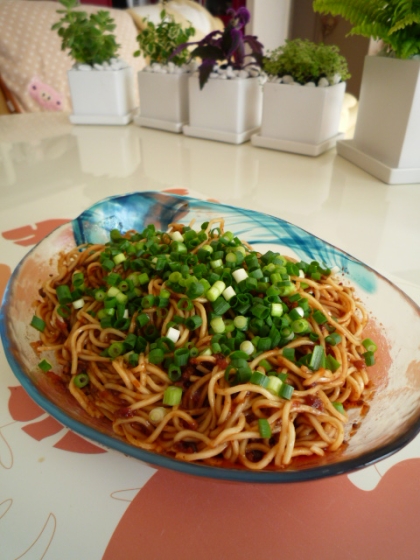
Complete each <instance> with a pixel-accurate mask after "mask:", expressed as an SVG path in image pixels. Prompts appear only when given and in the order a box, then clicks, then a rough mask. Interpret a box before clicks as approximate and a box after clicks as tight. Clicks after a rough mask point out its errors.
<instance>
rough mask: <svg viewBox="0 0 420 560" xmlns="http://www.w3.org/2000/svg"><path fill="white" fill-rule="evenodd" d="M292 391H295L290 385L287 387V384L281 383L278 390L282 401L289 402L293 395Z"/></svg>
mask: <svg viewBox="0 0 420 560" xmlns="http://www.w3.org/2000/svg"><path fill="white" fill-rule="evenodd" d="M294 390H295V389H294V387H292V386H291V385H288V384H287V383H283V384H282V386H281V388H280V393H279V396H280V397H281V398H282V399H286V400H288V401H289V400H290V399H291V397H292V395H293V391H294Z"/></svg>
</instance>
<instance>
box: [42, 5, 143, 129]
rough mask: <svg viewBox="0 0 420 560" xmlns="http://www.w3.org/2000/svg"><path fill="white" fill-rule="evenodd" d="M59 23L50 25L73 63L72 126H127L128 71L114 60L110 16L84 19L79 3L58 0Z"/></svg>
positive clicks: (129, 104)
mask: <svg viewBox="0 0 420 560" xmlns="http://www.w3.org/2000/svg"><path fill="white" fill-rule="evenodd" d="M59 2H60V4H62V6H63V7H64V9H60V10H57V13H58V14H61V18H60V20H59V21H58V22H57V23H55V24H54V25H53V26H52V28H51V29H52V30H54V31H57V32H58V35H59V37H61V49H62V50H66V49H68V50H69V56H70V57H71V58H72V59H73V60H74V62H75V64H74V66H73V68H71V69H70V70H69V72H68V80H69V86H70V95H71V100H72V105H73V114H72V115H70V121H71V122H72V123H74V124H127V123H129V122H130V121H131V120H132V117H133V111H134V81H133V72H132V68H131V67H130V66H129V65H128V64H126V63H125V62H124V61H122V60H119V59H118V58H117V52H118V49H119V45H118V44H117V42H116V39H115V35H113V33H112V32H113V31H114V29H115V23H114V21H113V19H112V18H111V16H110V13H109V12H107V11H105V10H99V11H98V12H97V13H92V14H90V15H89V16H88V14H87V13H86V12H83V11H80V10H77V9H76V8H77V6H78V5H79V0H59Z"/></svg>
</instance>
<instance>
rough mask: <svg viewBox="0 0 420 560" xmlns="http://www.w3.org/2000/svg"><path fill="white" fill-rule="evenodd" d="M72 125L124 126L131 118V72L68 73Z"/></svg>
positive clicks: (127, 69)
mask: <svg viewBox="0 0 420 560" xmlns="http://www.w3.org/2000/svg"><path fill="white" fill-rule="evenodd" d="M67 75H68V80H69V86H70V95H71V101H72V105H73V114H72V115H70V121H71V122H72V123H74V124H111V125H112V124H128V123H129V122H130V121H131V120H132V118H133V111H134V109H135V107H134V80H133V70H132V69H131V67H129V66H127V67H125V68H121V69H119V70H90V71H83V70H76V69H74V68H72V69H71V70H69V71H68V74H67Z"/></svg>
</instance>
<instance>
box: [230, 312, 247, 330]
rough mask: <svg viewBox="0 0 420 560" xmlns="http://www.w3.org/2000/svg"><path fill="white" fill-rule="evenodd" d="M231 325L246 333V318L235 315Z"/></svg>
mask: <svg viewBox="0 0 420 560" xmlns="http://www.w3.org/2000/svg"><path fill="white" fill-rule="evenodd" d="M233 324H234V325H235V328H237V329H239V330H240V331H246V330H247V328H248V317H244V316H243V315H237V316H236V317H235V318H234V319H233Z"/></svg>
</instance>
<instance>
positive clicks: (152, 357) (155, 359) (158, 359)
mask: <svg viewBox="0 0 420 560" xmlns="http://www.w3.org/2000/svg"><path fill="white" fill-rule="evenodd" d="M164 358H165V354H164V352H163V350H162V348H153V350H150V352H149V356H148V360H149V362H150V363H151V364H155V365H159V364H161V363H162V362H163V360H164Z"/></svg>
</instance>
